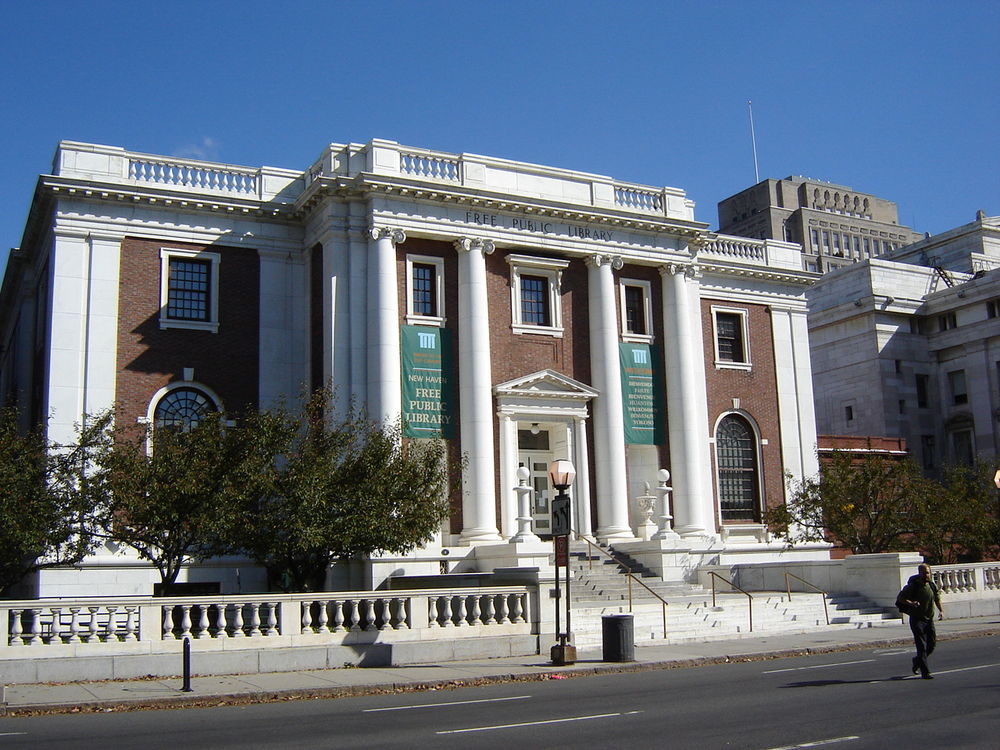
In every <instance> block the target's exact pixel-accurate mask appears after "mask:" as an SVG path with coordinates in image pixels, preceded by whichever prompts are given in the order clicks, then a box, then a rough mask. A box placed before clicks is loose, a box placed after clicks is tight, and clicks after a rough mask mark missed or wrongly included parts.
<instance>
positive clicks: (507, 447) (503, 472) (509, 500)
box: [497, 414, 520, 539]
mask: <svg viewBox="0 0 1000 750" xmlns="http://www.w3.org/2000/svg"><path fill="white" fill-rule="evenodd" d="M497 417H498V418H499V420H500V471H499V472H498V473H499V475H500V534H501V536H503V537H504V538H505V539H507V538H510V537H513V536H515V535H518V534H519V533H520V531H519V529H518V525H517V517H518V515H519V513H520V511H519V509H518V505H517V493H516V492H515V491H514V488H515V487H517V485H518V480H517V422H516V421H515V420H514V419H512V418H511V415H510V414H498V415H497Z"/></svg>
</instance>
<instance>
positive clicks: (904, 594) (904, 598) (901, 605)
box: [896, 585, 914, 615]
mask: <svg viewBox="0 0 1000 750" xmlns="http://www.w3.org/2000/svg"><path fill="white" fill-rule="evenodd" d="M909 588H910V587H909V585H906V586H903V588H902V589H901V590H900V592H899V593H898V594H896V609H898V610H899V613H900V614H903V615H912V614H913V612H914V607H913V605H912V604H910V602H909V601H908V599H909V596H908V595H909V593H910V591H909Z"/></svg>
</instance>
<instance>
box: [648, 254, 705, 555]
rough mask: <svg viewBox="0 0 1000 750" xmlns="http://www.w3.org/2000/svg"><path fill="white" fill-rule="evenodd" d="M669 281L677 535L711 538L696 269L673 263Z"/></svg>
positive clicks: (667, 346)
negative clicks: (708, 535) (708, 534)
mask: <svg viewBox="0 0 1000 750" xmlns="http://www.w3.org/2000/svg"><path fill="white" fill-rule="evenodd" d="M660 274H661V276H662V278H663V352H664V360H665V366H666V367H665V372H666V377H667V419H668V428H669V436H670V470H671V473H672V474H673V482H674V530H675V531H676V532H677V533H678V534H680V535H681V536H699V535H704V534H707V533H709V530H710V529H711V528H713V527H714V523H712V520H711V519H712V517H713V508H714V500H713V498H712V493H711V487H712V484H711V481H710V479H711V477H710V466H711V463H710V461H709V455H708V437H709V435H708V405H707V397H706V391H705V359H704V344H703V341H702V332H701V331H702V329H701V314H700V308H699V306H698V305H699V297H698V293H697V289H690V288H689V281H688V279H689V277H690V278H691V280H692V281H694V282H695V283H696V279H697V275H698V271H697V268H696V267H692V266H681V265H678V264H670V265H668V266H666V267H664V268H662V269H661V270H660Z"/></svg>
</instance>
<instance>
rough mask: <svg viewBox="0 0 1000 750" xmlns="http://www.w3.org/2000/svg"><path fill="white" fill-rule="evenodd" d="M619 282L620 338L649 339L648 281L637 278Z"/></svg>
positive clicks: (649, 288) (650, 333)
mask: <svg viewBox="0 0 1000 750" xmlns="http://www.w3.org/2000/svg"><path fill="white" fill-rule="evenodd" d="M619 284H620V285H619V287H618V288H619V298H618V301H619V304H620V305H621V327H622V338H624V339H625V340H626V341H651V340H652V333H653V330H652V313H651V311H650V298H651V294H652V291H651V286H650V283H649V282H648V281H642V280H639V279H621V281H620V282H619Z"/></svg>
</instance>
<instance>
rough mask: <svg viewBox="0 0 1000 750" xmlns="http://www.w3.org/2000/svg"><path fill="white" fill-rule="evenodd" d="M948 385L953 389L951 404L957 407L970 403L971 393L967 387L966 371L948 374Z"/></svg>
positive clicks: (955, 371) (953, 371) (954, 371)
mask: <svg viewBox="0 0 1000 750" xmlns="http://www.w3.org/2000/svg"><path fill="white" fill-rule="evenodd" d="M948 385H949V387H950V388H951V402H952V403H953V404H955V405H956V406H958V405H960V404H967V403H969V393H968V391H967V390H966V386H965V370H952V371H951V372H949V373H948Z"/></svg>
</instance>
